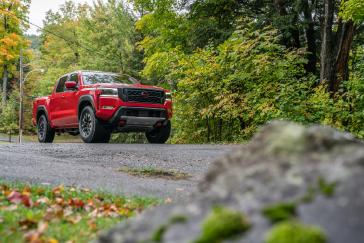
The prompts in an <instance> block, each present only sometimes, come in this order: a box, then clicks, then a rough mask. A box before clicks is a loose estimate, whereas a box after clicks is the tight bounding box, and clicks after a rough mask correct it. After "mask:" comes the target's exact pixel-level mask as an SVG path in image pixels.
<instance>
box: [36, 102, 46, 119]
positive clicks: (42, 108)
mask: <svg viewBox="0 0 364 243" xmlns="http://www.w3.org/2000/svg"><path fill="white" fill-rule="evenodd" d="M41 115H45V116H46V118H47V121H48V122H49V116H48V111H47V108H46V107H45V106H44V105H40V106H39V107H38V109H37V122H38V120H39V118H40V116H41Z"/></svg>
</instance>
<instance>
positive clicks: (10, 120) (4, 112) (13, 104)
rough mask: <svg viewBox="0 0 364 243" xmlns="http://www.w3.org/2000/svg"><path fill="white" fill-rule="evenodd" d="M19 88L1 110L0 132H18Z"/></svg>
mask: <svg viewBox="0 0 364 243" xmlns="http://www.w3.org/2000/svg"><path fill="white" fill-rule="evenodd" d="M18 97H19V92H18V90H14V91H13V92H12V93H11V95H10V97H9V100H8V101H7V103H6V104H5V105H4V106H2V109H1V110H0V132H1V133H6V134H9V135H11V134H15V133H18V128H19V126H18V117H19V116H18V110H19V109H18V107H19V103H18Z"/></svg>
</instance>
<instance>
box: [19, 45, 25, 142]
mask: <svg viewBox="0 0 364 243" xmlns="http://www.w3.org/2000/svg"><path fill="white" fill-rule="evenodd" d="M19 91H20V92H19V93H20V97H19V98H20V99H19V103H20V104H19V140H18V142H19V143H22V142H23V138H22V137H23V96H24V90H23V53H22V49H20V74H19Z"/></svg>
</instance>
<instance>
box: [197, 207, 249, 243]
mask: <svg viewBox="0 0 364 243" xmlns="http://www.w3.org/2000/svg"><path fill="white" fill-rule="evenodd" d="M249 228H250V224H249V223H248V221H247V219H246V217H245V215H243V214H241V213H240V212H236V211H232V210H230V209H228V208H223V207H215V208H214V209H213V210H212V212H211V213H210V214H209V215H208V216H207V218H206V219H205V220H204V221H203V224H202V234H201V236H200V237H199V238H198V239H197V240H196V241H195V243H213V242H220V241H222V240H224V239H229V238H231V237H234V236H236V235H239V234H242V233H244V232H246V231H247V230H248V229H249Z"/></svg>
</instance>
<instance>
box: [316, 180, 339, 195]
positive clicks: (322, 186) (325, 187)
mask: <svg viewBox="0 0 364 243" xmlns="http://www.w3.org/2000/svg"><path fill="white" fill-rule="evenodd" d="M336 185H337V183H336V182H331V183H329V182H327V181H326V180H325V179H324V178H319V179H318V186H319V190H320V192H321V193H322V195H324V196H326V197H332V196H333V195H334V194H335V189H336Z"/></svg>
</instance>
